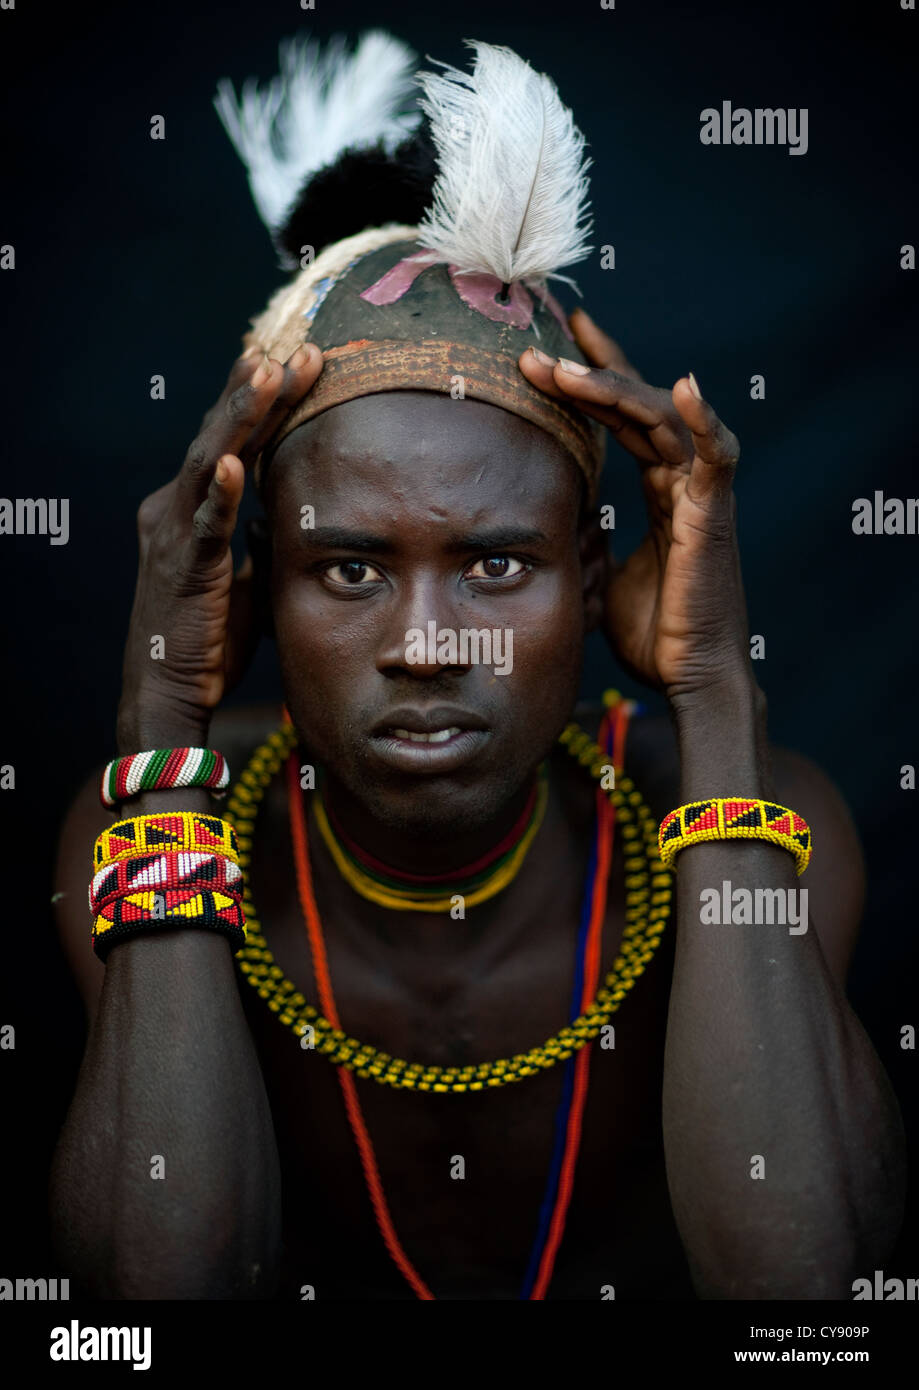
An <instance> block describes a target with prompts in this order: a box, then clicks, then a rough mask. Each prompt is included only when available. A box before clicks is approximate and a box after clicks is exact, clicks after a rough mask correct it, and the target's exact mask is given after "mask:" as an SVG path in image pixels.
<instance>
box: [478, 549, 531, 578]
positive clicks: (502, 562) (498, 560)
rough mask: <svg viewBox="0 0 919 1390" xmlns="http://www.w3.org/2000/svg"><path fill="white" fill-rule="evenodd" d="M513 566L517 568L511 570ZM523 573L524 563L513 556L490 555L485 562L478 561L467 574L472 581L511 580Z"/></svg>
mask: <svg viewBox="0 0 919 1390" xmlns="http://www.w3.org/2000/svg"><path fill="white" fill-rule="evenodd" d="M512 565H516V566H517V568H516V569H511V566H512ZM523 571H524V565H523V564H522V562H521V561H520V560H515V559H514V558H513V556H511V555H489V556H488V557H487V559H485V560H476V562H475V564H474V565H473V566H472V569H470V570H467V571H466V573H467V575H468V577H469V578H470V579H511V578H514V577H516V576H517V575H518V574H522V573H523Z"/></svg>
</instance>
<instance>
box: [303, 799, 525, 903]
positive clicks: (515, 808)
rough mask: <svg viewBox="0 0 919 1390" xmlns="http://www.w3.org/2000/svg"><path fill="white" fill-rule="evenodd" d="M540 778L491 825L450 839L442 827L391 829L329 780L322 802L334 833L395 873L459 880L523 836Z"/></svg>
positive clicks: (482, 826) (504, 808)
mask: <svg viewBox="0 0 919 1390" xmlns="http://www.w3.org/2000/svg"><path fill="white" fill-rule="evenodd" d="M536 778H537V774H536V773H535V772H534V773H533V774H532V776H531V777H529V778H527V780H526V781H525V782H524V784H523V786H521V787H520V788H518V790H517V791H516V792H515V793H514V794H513V795H512V796H510V797H509V798H508V800H507V802H506V803H505V804H504V805H503V806H502V807H501V809H500V811H499V812H498V814H497V815H495V816H494V817H492V818H490V819H489V820H488V821H487V822H486V823H485V824H483V825H479V826H475V827H474V828H471V829H469V830H466V831H462V830H460V831H454V830H452V829H451V831H450V833H449V834H445V833H444V831H443V829H442V828H441V827H438V828H435V829H432V830H430V831H424V830H412V831H408V832H407V831H406V830H404V829H400V828H396V827H394V826H391V825H386V824H385V823H383V822H382V821H380V820H379V819H377V818H376V817H374V816H373V815H372V814H371V813H370V812H369V811H368V810H367V809H366V808H365V807H363V806H361V805H360V804H359V803H358V802H357V801H356V800H355V799H354V797H353V796H351V795H350V794H349V793H348V792H347V791H346V790H345V788H343V787H342V786H341V784H340V783H337V782H336V781H335V780H334V778H332V777H329V776H327V777H326V780H325V782H324V784H323V788H322V798H323V802H324V805H325V808H326V811H327V814H328V819H329V822H330V824H331V826H332V828H333V831H335V833H336V834H337V835H338V836H339V838H340V839H343V840H345V842H347V841H351V842H352V843H353V844H354V845H355V846H356V847H357V848H358V849H359V850H361V851H363V852H364V853H365V854H367V855H370V856H372V858H373V859H374V860H377V861H379V862H380V863H381V864H382V865H384V866H385V867H386V868H387V869H389V870H391V871H392V872H393V873H394V874H424V875H425V876H431V877H437V878H439V877H443V878H444V879H445V881H446V882H449V881H450V879H451V878H453V879H455V880H459V879H460V878H462V876H463V874H464V872H465V871H466V870H467V869H468V868H469V867H470V866H472V865H476V864H478V863H479V861H480V860H482V859H484V858H486V857H487V856H489V855H491V854H492V853H493V852H494V850H495V848H496V847H497V846H499V845H501V844H502V842H503V841H505V840H507V839H508V837H509V836H512V833H513V832H517V838H519V834H520V833H522V830H523V828H524V825H522V824H521V822H526V820H527V819H528V816H527V813H528V810H529V808H531V807H532V805H533V796H534V789H535V786H536Z"/></svg>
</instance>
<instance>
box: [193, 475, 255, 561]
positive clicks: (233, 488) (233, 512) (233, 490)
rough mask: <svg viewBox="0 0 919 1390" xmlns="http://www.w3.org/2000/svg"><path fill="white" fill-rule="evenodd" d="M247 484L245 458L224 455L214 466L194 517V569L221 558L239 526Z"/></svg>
mask: <svg viewBox="0 0 919 1390" xmlns="http://www.w3.org/2000/svg"><path fill="white" fill-rule="evenodd" d="M245 486H246V470H245V468H244V467H243V463H242V460H241V459H239V458H236V457H235V456H234V455H233V454H222V455H221V456H220V458H219V459H218V460H217V463H216V466H215V468H214V476H213V477H212V478H211V482H210V485H209V487H208V490H207V496H206V497H205V499H204V501H203V502H202V503H201V505H200V506H199V507H198V508H197V510H196V512H195V514H194V517H193V519H192V535H191V542H190V566H191V568H201V569H206V568H210V567H211V566H213V565H214V564H216V563H217V562H218V561H220V560H222V559H223V557H224V555H225V554H226V551H227V548H228V546H229V544H230V541H231V539H232V536H233V531H234V530H235V527H236V517H237V514H238V512H239V504H240V502H241V501H242V496H243V492H244V491H245Z"/></svg>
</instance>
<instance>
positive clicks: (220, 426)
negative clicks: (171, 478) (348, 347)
mask: <svg viewBox="0 0 919 1390" xmlns="http://www.w3.org/2000/svg"><path fill="white" fill-rule="evenodd" d="M309 346H310V345H308V344H307V345H304V346H303V347H301V348H298V349H297V350H296V351H295V352H294V353H293V354H292V355H291V358H290V360H289V363H288V367H287V368H285V367H284V366H282V365H281V363H280V362H277V361H275V359H274V358H270V357H265V356H263V357H262V358H261V360H259V359H258V358H255V359H249V374H248V379H247V380H245V381H243V382H242V383H241V384H240V385H239V386H237V387H236V389H235V390H234V391H232V392H231V393H230V394H229V395H228V396H227V397H226V399H225V401H224V405H223V408H222V411H220V412H218V413H217V414H216V415H215V416H214V417H213V418H212V420H211V423H210V424H209V425H208V426H207V428H206V429H205V430H204V431H203V432H202V433H201V434H199V435H198V436H197V437H196V438H195V439H194V440H193V441H192V443H191V445H190V446H189V449H188V452H187V454H186V455H185V462H184V463H183V465H182V468H181V471H180V473H179V477H178V480H177V483H178V486H177V490H176V503H177V505H178V506H179V507H180V508H181V509H182V510H183V512H185V514H186V515H187V510H190V509H191V508H193V507H197V506H199V505H200V504H201V503H202V502H203V501H204V498H205V497H206V496H207V492H208V488H209V487H210V484H211V481H212V479H213V476H214V469H215V468H216V466H217V460H218V458H220V456H221V455H222V454H232V455H233V456H234V457H236V458H239V459H241V460H242V462H243V463H244V464H246V463H251V461H252V460H253V459H254V458H255V457H256V455H257V452H258V450H257V448H256V450H255V451H254V452H253V451H252V449H251V447H249V445H250V440H252V439H253V437H254V435H255V432H256V431H257V430H258V429H259V428H260V427H261V426H262V425H263V424H264V423H265V421H266V417H269V416H270V412H272V410H273V408H274V407H275V406H276V403H277V400H278V396H279V395H280V394H281V392H282V390H286V391H287V392H288V393H289V392H290V390H291V380H292V378H291V377H290V376H288V371H290V372H291V373H292V374H293V380H295V381H296V384H297V389H298V390H299V391H300V394H302V393H303V392H304V391H306V390H308V389H309V387H310V386H311V385H312V384H313V382H314V381H315V379H316V377H317V376H318V375H319V372H320V371H321V369H322V353H321V352H320V351H319V349H318V348H316V347H315V346H313V347H312V351H311V352H310V351H308V350H306V349H308V348H309ZM253 360H254V363H255V365H254V366H252V365H251V364H252V362H253ZM270 418H271V420H272V421H273V423H271V424H270V428H271V429H274V428H276V425H277V420H278V418H279V417H278V416H277V415H273V416H271V417H270Z"/></svg>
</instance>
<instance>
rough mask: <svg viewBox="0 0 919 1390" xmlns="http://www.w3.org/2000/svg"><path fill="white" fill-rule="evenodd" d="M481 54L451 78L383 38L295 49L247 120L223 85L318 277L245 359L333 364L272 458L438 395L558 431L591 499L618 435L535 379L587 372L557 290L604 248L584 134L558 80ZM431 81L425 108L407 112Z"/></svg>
mask: <svg viewBox="0 0 919 1390" xmlns="http://www.w3.org/2000/svg"><path fill="white" fill-rule="evenodd" d="M467 42H469V43H470V44H471V47H472V48H473V49H474V50H475V55H476V61H475V67H474V70H473V72H472V73H471V74H467V73H464V72H461V71H459V70H458V69H456V68H450V67H447V66H446V65H445V64H438V66H441V67H443V68H444V74H443V75H440V74H434V73H418V74H417V75H415V76H414V78H413V67H414V55H413V54H412V52H411V50H409V49H407V48H406V47H405V46H404V45H403V44H401V43H399V42H398V41H397V40H395V39H393V38H391V37H389V36H388V35H385V34H382V33H379V32H372V33H369V34H366V35H364V37H363V38H362V40H361V41H360V43H359V45H358V48H357V50H356V52H355V54H354V55H353V57H350V58H349V57H347V56H345V55H344V52H343V48H342V44H341V41H340V40H337V41H335V42H334V43H333V44H332V46H331V47H330V49H329V50H328V51H327V52H326V54H325V56H324V57H323V58H320V57H319V55H318V50H317V48H316V47H315V45H314V44H312V43H310V42H309V41H308V42H307V43H306V44H304V45H302V46H301V45H298V44H296V43H295V42H290V43H288V44H286V45H282V47H281V66H282V71H281V74H280V76H279V77H278V78H275V79H274V81H273V82H272V83H271V84H270V85H269V88H268V90H267V91H266V92H263V93H259V92H258V91H257V90H256V89H255V88H254V87H253V86H252V85H251V84H249V85H247V87H246V88H244V90H243V96H242V100H241V102H240V104H239V105H238V106H237V103H236V98H235V95H234V93H233V89H232V87H231V86H230V85H229V83H226V82H224V83H222V84H221V86H220V88H219V89H218V96H217V99H216V104H217V108H218V111H219V113H220V115H221V118H222V120H223V122H224V124H225V126H226V128H227V131H228V133H229V134H230V136H231V138H232V139H233V142H234V144H235V145H236V147H237V149H238V150H239V153H240V154H241V156H242V158H243V159H244V161H245V163H246V165H247V167H248V170H249V181H250V186H251V188H252V192H253V196H254V198H255V201H256V205H257V206H258V208H259V211H260V213H261V215H262V218H263V220H264V221H265V222H266V224H267V225H268V227H269V230H270V231H271V233H272V237H273V240H274V243H275V246H276V247H277V248H278V250H279V252H280V254H281V259H282V263H283V264H285V265H286V267H288V268H291V267H294V266H297V265H298V264H302V265H303V268H302V269H301V270H300V271H299V273H298V274H297V275H296V276H295V277H294V278H293V279H292V280H291V282H290V283H289V284H287V285H285V286H284V287H283V288H282V289H280V290H278V291H277V293H276V294H275V295H273V297H272V298H271V300H270V302H269V304H268V306H267V308H266V309H265V310H264V312H263V313H261V314H260V315H258V316H257V317H255V318H253V319H252V320H251V323H252V328H251V331H250V332H249V333H248V334H246V337H245V343H246V346H251V345H253V344H257V345H259V346H261V347H262V348H263V349H264V350H265V351H266V352H268V353H270V355H271V356H272V357H275V358H278V359H280V360H281V361H284V360H286V358H287V357H288V356H289V355H290V354H291V353H292V352H293V351H294V349H295V348H296V347H297V346H298V344H300V343H302V342H304V341H307V340H309V341H311V342H315V343H318V345H319V346H320V347H321V348H322V350H323V354H324V359H325V360H324V365H323V370H322V374H321V376H320V377H319V379H318V381H317V382H316V385H315V386H314V387H313V389H312V391H311V392H310V393H309V395H307V396H306V397H305V398H304V400H303V401H302V402H301V403H300V405H299V406H298V407H297V409H296V410H295V411H294V412H293V413H292V414H291V415H290V416H289V417H288V418H287V420H286V421H285V422H284V423H283V425H282V426H281V427H280V428H279V430H278V431H277V433H276V434H275V436H274V437H273V439H272V441H271V445H270V449H271V450H272V451H273V450H274V449H275V448H276V447H277V445H278V444H279V443H280V442H281V440H282V439H284V438H286V436H287V435H288V434H289V433H290V432H291V431H292V430H294V429H296V428H297V426H298V425H300V424H302V422H303V421H304V420H309V419H311V418H312V417H313V416H315V415H318V414H320V413H321V412H322V411H324V410H328V409H329V408H330V407H331V406H334V405H338V404H340V403H341V402H343V401H347V400H352V399H354V398H355V397H356V396H364V395H369V394H372V393H374V392H377V391H393V390H428V391H439V392H445V393H447V394H450V395H452V396H454V398H459V399H464V398H466V397H471V398H473V399H477V400H483V401H488V402H489V403H491V404H492V405H497V406H501V407H503V408H504V409H506V410H510V411H512V412H513V413H514V414H516V415H520V416H522V417H523V418H524V419H527V420H530V421H531V422H532V423H534V424H536V425H538V426H540V427H541V428H543V429H545V430H547V431H548V432H549V433H550V434H552V435H553V436H554V437H555V438H556V439H557V440H559V441H560V443H561V444H562V445H563V446H564V447H565V448H566V449H568V451H569V452H570V454H571V455H572V457H573V459H574V461H575V462H576V463H577V465H578V467H579V468H580V469H581V470H582V471H583V473H584V475H585V477H586V479H587V484H588V493H589V495H590V496H591V497H593V495H594V493H595V489H596V482H597V477H598V475H599V472H600V467H601V464H602V458H603V449H604V436H605V432H604V430H603V429H602V427H601V426H600V425H598V424H597V422H596V421H594V420H591V419H590V418H589V417H588V416H586V415H584V414H583V413H582V412H581V411H579V410H577V409H575V408H574V407H572V406H569V405H567V404H565V403H563V402H560V401H556V400H554V399H552V398H551V397H549V396H546V395H545V394H544V393H543V392H541V391H537V390H536V388H535V387H533V386H532V385H531V384H530V383H529V382H528V381H527V379H526V378H525V377H524V375H523V373H522V372H521V371H520V369H519V367H518V365H517V359H518V357H519V355H520V353H521V352H523V350H524V349H525V348H526V347H528V346H529V345H530V344H532V345H533V346H535V347H539V348H541V349H542V350H543V351H545V352H548V353H550V354H552V355H553V356H558V355H563V356H565V357H568V358H571V359H573V360H575V361H583V360H584V358H583V356H582V354H581V353H580V352H579V351H578V348H577V346H576V344H575V342H574V339H573V336H572V334H571V330H570V329H569V327H568V324H567V321H566V318H565V315H564V312H563V310H562V308H561V306H560V305H559V304H558V302H557V300H556V299H555V298H554V296H553V295H552V294H551V293H550V292H549V289H548V285H547V281H548V280H549V279H561V280H564V279H566V278H567V277H565V276H563V275H560V274H559V273H558V272H559V268H560V267H562V266H567V265H571V264H573V263H574V262H576V261H579V260H582V259H583V258H584V257H585V256H587V255H588V254H589V252H590V247H588V246H587V245H585V238H586V236H587V234H588V232H589V223H588V216H589V209H588V204H587V178H586V170H587V168H588V166H589V162H590V161H589V160H585V158H584V137H583V136H582V135H581V134H580V132H579V131H578V130H577V129H576V127H575V126H574V122H573V119H572V116H571V113H570V111H568V110H567V109H566V108H565V107H564V106H563V105H562V103H561V101H560V100H559V97H558V94H557V92H556V90H555V87H554V85H553V83H552V82H551V81H550V79H549V78H548V77H545V76H540V75H539V74H537V73H535V72H534V71H533V70H532V68H530V67H529V65H528V64H527V63H525V62H524V61H523V60H522V59H521V58H519V57H518V56H517V55H516V54H515V53H513V52H512V51H511V50H510V49H507V48H496V47H493V46H492V45H490V44H484V43H479V42H475V41H469V40H467ZM414 83H418V84H420V86H421V88H422V89H423V97H422V98H421V100H420V107H421V110H420V111H419V110H418V109H415V110H414V111H412V110H406V109H405V107H406V102H407V99H408V96H409V94H410V93H411V91H412V88H413V85H414ZM422 112H423V113H424V116H425V117H426V118H427V123H426V124H425V122H424V121H423V118H422ZM412 132H413V133H412ZM435 152H436V154H435ZM349 223H350V225H349ZM347 233H350V234H347ZM317 243H318V245H317ZM317 249H318V250H319V254H318V255H314V252H315V251H316V250H317ZM570 283H572V284H573V281H572V282H570ZM267 453H268V450H266V453H265V455H263V457H265V456H266V455H267ZM260 463H261V460H260V461H259V464H260ZM259 479H260V471H259V466H258V465H257V468H256V480H257V481H258V480H259Z"/></svg>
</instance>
